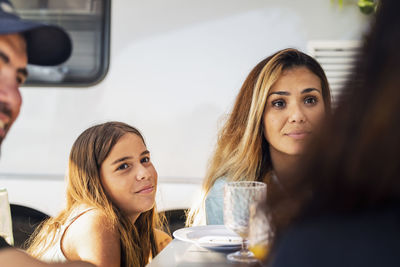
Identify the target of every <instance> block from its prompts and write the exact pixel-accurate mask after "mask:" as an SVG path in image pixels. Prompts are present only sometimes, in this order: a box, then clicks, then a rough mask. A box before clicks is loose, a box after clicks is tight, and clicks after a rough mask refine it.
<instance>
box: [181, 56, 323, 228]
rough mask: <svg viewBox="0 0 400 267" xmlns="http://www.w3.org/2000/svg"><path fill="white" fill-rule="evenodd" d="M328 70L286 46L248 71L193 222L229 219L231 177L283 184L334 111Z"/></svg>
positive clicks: (271, 185)
mask: <svg viewBox="0 0 400 267" xmlns="http://www.w3.org/2000/svg"><path fill="white" fill-rule="evenodd" d="M330 101H331V97H330V92H329V85H328V81H327V79H326V76H325V73H324V71H323V70H322V68H321V66H320V65H319V64H318V62H317V61H316V60H315V59H313V58H312V57H310V56H308V55H306V54H304V53H302V52H300V51H298V50H296V49H284V50H281V51H278V52H277V53H275V54H273V55H272V56H270V57H268V58H266V59H264V60H263V61H261V62H260V63H258V64H257V65H256V66H255V67H254V69H253V70H252V71H251V72H250V74H249V75H248V76H247V78H246V80H245V82H244V84H243V86H242V88H241V90H240V92H239V95H238V96H237V98H236V102H235V105H234V107H233V110H232V113H231V114H230V116H229V118H228V120H227V122H226V123H225V125H224V127H223V128H222V130H221V132H220V134H219V139H218V143H217V147H216V150H215V153H214V155H213V157H212V159H211V161H210V162H211V164H210V166H209V168H208V172H207V174H206V179H205V181H204V183H203V190H202V192H203V197H202V199H201V202H200V203H198V204H197V207H194V208H193V209H192V210H191V211H190V213H189V216H188V219H187V225H192V224H194V225H196V224H204V223H206V224H223V223H224V221H223V188H224V185H225V183H226V182H228V181H239V180H248V181H264V182H266V183H268V191H270V190H271V189H272V190H275V189H274V188H278V189H277V190H282V184H281V182H279V180H278V177H280V176H285V175H287V174H288V172H290V171H291V170H292V166H293V165H294V164H295V163H296V162H297V161H298V159H299V156H300V155H301V154H302V153H303V151H304V148H305V145H306V144H307V142H308V141H309V140H310V139H311V138H313V136H314V133H315V131H316V128H317V127H316V126H317V125H318V124H319V123H320V121H321V120H322V119H323V118H324V117H325V115H326V114H329V113H330V107H331V102H330Z"/></svg>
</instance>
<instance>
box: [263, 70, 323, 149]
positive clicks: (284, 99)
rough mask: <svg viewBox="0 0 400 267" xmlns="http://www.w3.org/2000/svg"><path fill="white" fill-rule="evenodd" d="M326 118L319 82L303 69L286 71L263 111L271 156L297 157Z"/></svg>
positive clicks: (275, 84)
mask: <svg viewBox="0 0 400 267" xmlns="http://www.w3.org/2000/svg"><path fill="white" fill-rule="evenodd" d="M324 115H325V105H324V101H323V98H322V89H321V80H320V79H319V78H318V76H316V75H315V74H314V73H312V72H311V71H310V70H309V69H308V68H306V67H294V68H291V69H288V70H285V71H284V72H283V73H282V75H281V77H279V79H278V80H277V81H276V82H275V83H274V84H273V86H272V87H271V88H270V91H269V93H268V96H267V102H266V105H265V110H264V117H263V120H264V121H263V124H264V136H265V138H266V140H267V141H268V143H269V145H270V150H271V153H272V152H280V153H284V154H287V155H299V154H301V153H302V152H303V151H304V149H305V147H304V146H305V144H306V141H307V140H309V139H310V138H312V136H313V133H314V131H315V130H316V127H317V126H318V124H319V122H320V121H321V119H322V118H323V117H324Z"/></svg>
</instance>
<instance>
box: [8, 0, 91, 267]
mask: <svg viewBox="0 0 400 267" xmlns="http://www.w3.org/2000/svg"><path fill="white" fill-rule="evenodd" d="M71 51H72V44H71V39H70V38H69V36H68V34H67V33H66V32H65V31H64V30H63V29H62V28H60V27H58V26H53V25H46V24H41V23H36V22H32V21H27V20H22V19H20V18H19V17H18V15H17V14H16V13H15V10H14V8H13V6H12V4H11V3H10V2H9V0H0V146H1V143H2V141H3V139H4V138H5V136H6V135H7V133H8V131H9V129H10V127H11V125H12V124H13V123H14V121H15V120H16V119H17V117H18V114H19V111H20V107H21V104H22V98H21V94H20V91H19V86H20V85H21V84H23V83H24V81H25V80H26V77H27V76H28V72H27V70H26V66H27V64H28V63H29V64H35V65H41V66H53V65H58V64H61V63H63V62H64V61H66V60H67V59H68V58H69V56H70V55H71ZM0 266H1V267H14V266H38V267H39V266H43V267H44V266H60V267H61V266H71V267H72V266H75V267H90V266H92V265H91V264H89V263H83V262H70V263H64V264H61V263H59V264H48V263H43V262H40V261H38V260H36V259H34V258H32V257H30V256H29V255H27V254H26V253H24V252H22V251H20V250H17V249H14V248H12V247H11V246H10V245H8V244H7V243H6V241H5V240H4V238H3V237H1V236H0Z"/></svg>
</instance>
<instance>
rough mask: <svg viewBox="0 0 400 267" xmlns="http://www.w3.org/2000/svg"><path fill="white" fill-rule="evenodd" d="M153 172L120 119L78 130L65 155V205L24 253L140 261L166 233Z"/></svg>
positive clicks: (106, 262)
mask: <svg viewBox="0 0 400 267" xmlns="http://www.w3.org/2000/svg"><path fill="white" fill-rule="evenodd" d="M156 189H157V172H156V170H155V168H154V166H153V164H152V163H151V161H150V152H149V151H148V150H147V148H146V145H145V143H144V139H143V136H142V135H141V134H140V132H139V131H138V130H137V129H135V128H133V127H131V126H129V125H127V124H124V123H121V122H108V123H104V124H100V125H96V126H93V127H91V128H89V129H87V130H86V131H84V132H83V133H82V134H81V135H80V136H79V137H78V139H77V140H76V141H75V143H74V145H73V146H72V149H71V153H70V157H69V173H68V186H67V193H66V195H67V206H66V208H65V209H64V210H63V211H62V212H61V213H59V214H58V215H57V216H56V217H54V218H51V219H49V220H48V221H46V222H45V223H44V224H43V225H42V226H41V227H40V230H39V231H38V232H37V234H36V235H35V236H34V237H33V238H32V242H31V245H30V247H29V249H28V252H29V253H31V254H32V255H33V256H35V257H37V258H39V259H42V260H46V261H58V262H62V261H69V260H83V261H87V262H90V263H93V264H95V265H96V266H98V267H103V266H104V267H113V266H115V267H117V266H118V267H119V266H144V265H146V264H147V263H148V261H149V259H151V258H152V257H154V256H155V255H156V254H157V253H158V252H159V251H160V250H161V249H163V247H164V246H166V244H167V243H168V242H169V241H170V240H171V238H170V237H169V236H168V235H167V234H166V233H164V232H162V231H161V230H159V229H162V224H161V222H160V219H159V218H158V216H157V212H156V209H155V194H156Z"/></svg>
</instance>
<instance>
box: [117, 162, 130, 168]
mask: <svg viewBox="0 0 400 267" xmlns="http://www.w3.org/2000/svg"><path fill="white" fill-rule="evenodd" d="M128 167H129V165H128V164H127V163H123V164H121V165H119V166H118V168H117V170H125V169H127V168H128Z"/></svg>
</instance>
